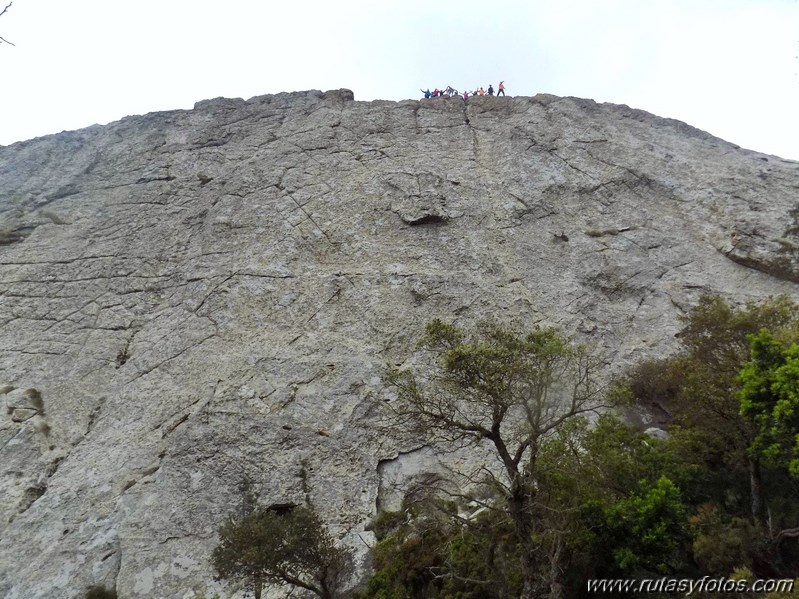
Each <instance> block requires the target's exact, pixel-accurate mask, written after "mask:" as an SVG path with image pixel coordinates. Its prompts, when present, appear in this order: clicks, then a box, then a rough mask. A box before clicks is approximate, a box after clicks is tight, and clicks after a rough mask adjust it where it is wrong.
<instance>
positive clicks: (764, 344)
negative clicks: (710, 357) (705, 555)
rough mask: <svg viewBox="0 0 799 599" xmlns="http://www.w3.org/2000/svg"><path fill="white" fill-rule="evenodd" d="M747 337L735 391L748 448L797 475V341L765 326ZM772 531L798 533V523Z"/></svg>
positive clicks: (782, 536)
mask: <svg viewBox="0 0 799 599" xmlns="http://www.w3.org/2000/svg"><path fill="white" fill-rule="evenodd" d="M749 339H750V342H751V350H752V351H751V359H750V361H749V362H748V363H747V364H746V365H745V366H744V368H743V369H742V370H741V373H740V381H741V385H742V386H741V389H740V391H739V393H738V397H739V399H740V405H741V415H742V416H743V417H744V418H746V419H747V420H748V421H750V422H751V423H752V425H753V426H754V429H755V436H754V439H753V440H752V443H751V445H750V447H749V451H750V453H752V454H753V455H754V456H756V457H757V456H759V457H762V458H763V459H765V460H767V462H768V463H769V464H770V465H772V466H774V467H777V468H785V469H787V470H788V472H789V473H790V474H791V476H793V477H795V478H799V345H797V344H795V343H794V344H790V345H787V344H785V343H783V342H780V341H778V340H777V339H775V338H774V336H773V335H772V334H771V333H770V332H769V331H768V330H767V329H761V330H760V331H759V332H758V333H757V334H755V335H750V336H749ZM772 534H773V535H774V536H775V541H776V542H777V543H779V542H781V541H782V540H783V539H785V538H789V537H799V527H791V528H787V529H783V530H781V531H779V532H778V533H776V534H774V533H773V532H772Z"/></svg>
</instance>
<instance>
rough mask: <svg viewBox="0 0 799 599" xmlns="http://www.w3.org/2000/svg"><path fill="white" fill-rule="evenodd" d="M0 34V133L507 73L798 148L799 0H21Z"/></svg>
mask: <svg viewBox="0 0 799 599" xmlns="http://www.w3.org/2000/svg"><path fill="white" fill-rule="evenodd" d="M7 2H8V0H0V9H1V8H2V6H5V4H7ZM0 36H2V37H4V38H5V39H7V40H8V41H10V42H13V43H14V44H15V46H10V45H7V44H0V65H2V71H1V72H2V82H3V84H4V85H3V87H4V89H3V94H2V96H0V144H9V143H12V142H14V141H19V140H23V139H28V138H31V137H36V136H39V135H44V134H48V133H55V132H58V131H62V130H64V129H77V128H80V127H85V126H88V125H91V124H93V123H107V122H110V121H113V120H117V119H119V118H122V117H123V116H126V115H129V114H142V113H146V112H151V111H154V110H170V109H174V108H191V107H192V106H193V104H194V102H196V101H198V100H202V99H206V98H213V97H217V96H226V97H243V98H250V97H252V96H256V95H261V94H267V93H276V92H281V91H297V90H304V89H322V90H326V89H333V88H339V87H347V88H350V89H352V90H353V91H354V92H355V98H356V100H372V99H387V100H401V99H405V98H417V97H419V93H418V90H419V88H420V87H425V88H426V87H430V88H431V89H432V88H434V87H436V86H446V85H452V86H453V87H455V88H457V89H461V90H462V89H475V88H476V87H478V86H485V87H487V86H488V84H489V83H493V84H494V86H495V87H496V85H497V83H498V81H499V80H500V79H504V80H505V84H506V86H507V91H508V94H509V95H534V94H536V93H539V92H546V93H552V94H556V95H572V96H579V97H583V98H592V99H594V100H597V101H599V102H614V103H619V104H628V105H629V106H632V107H635V108H641V109H644V110H647V111H649V112H653V113H655V114H657V115H659V116H665V117H670V118H676V119H679V120H682V121H685V122H687V123H689V124H691V125H693V126H695V127H699V128H700V129H704V130H705V131H708V132H710V133H712V134H714V135H717V136H719V137H721V138H723V139H726V140H728V141H731V142H733V143H736V144H739V145H741V146H744V147H746V148H750V149H754V150H758V151H761V152H766V153H769V154H776V155H779V156H782V157H784V158H792V159H799V58H798V57H797V56H798V55H799V0H519V1H517V0H396V1H395V0H363V1H361V0H324V1H317V0H304V1H303V0H272V1H264V0H261V1H256V0H224V1H222V0H215V1H213V2H211V1H206V0H136V1H135V2H134V1H130V0H14V2H13V6H11V8H9V10H8V12H7V13H6V14H5V15H3V16H2V17H0Z"/></svg>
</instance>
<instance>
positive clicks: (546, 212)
mask: <svg viewBox="0 0 799 599" xmlns="http://www.w3.org/2000/svg"><path fill="white" fill-rule="evenodd" d="M798 248H799V163H797V162H793V161H789V160H782V159H780V158H777V157H774V156H766V155H762V154H758V153H755V152H751V151H747V150H744V149H741V148H739V147H737V146H734V145H732V144H729V143H727V142H725V141H722V140H720V139H717V138H715V137H713V136H711V135H709V134H707V133H704V132H702V131H699V130H697V129H694V128H692V127H690V126H688V125H685V124H684V123H681V122H678V121H673V120H668V119H662V118H658V117H655V116H653V115H650V114H648V113H645V112H642V111H638V110H633V109H630V108H628V107H626V106H616V105H609V104H596V103H594V102H592V101H588V100H581V99H576V98H558V97H554V96H549V95H538V96H535V97H532V98H527V97H515V98H511V97H508V98H492V97H482V98H471V99H469V100H468V102H464V101H463V100H462V99H460V98H453V99H438V100H429V101H404V102H383V101H376V102H368V103H364V102H355V101H354V100H353V98H352V94H351V92H349V91H347V90H339V91H331V92H326V93H322V92H317V91H311V92H302V93H293V94H278V95H274V96H263V97H257V98H253V99H251V100H249V101H246V102H245V101H243V100H226V99H217V100H210V101H205V102H200V103H198V104H197V105H196V107H195V109H194V110H189V111H173V112H163V113H155V114H149V115H146V116H136V117H129V118H126V119H123V120H121V121H119V122H116V123H112V124H110V125H107V126H103V127H99V126H97V127H90V128H88V129H84V130H81V131H75V132H68V133H61V134H58V135H53V136H49V137H44V138H40V139H35V140H31V141H28V142H23V143H18V144H14V145H12V146H9V147H4V148H0V398H2V401H4V402H5V404H6V408H7V409H6V410H4V411H2V412H1V413H0V464H2V466H3V467H2V470H0V497H2V498H3V501H2V502H0V596H2V597H5V598H6V599H44V598H47V599H52V598H55V597H58V598H65V599H73V598H76V597H82V596H83V593H85V590H86V589H87V588H88V587H89V586H90V585H93V584H104V585H107V586H109V587H114V588H116V589H117V591H118V593H119V596H120V597H121V598H124V599H127V598H155V597H159V598H169V599H178V598H186V597H193V592H195V591H196V592H208V591H213V590H215V589H219V588H220V587H218V586H217V585H216V583H214V582H213V580H212V572H211V569H210V564H209V555H210V551H211V549H212V548H213V546H214V545H215V543H216V531H217V528H218V526H219V524H220V523H221V521H222V519H223V518H224V517H225V515H227V514H228V513H229V512H230V511H231V510H232V509H234V508H235V506H236V505H237V501H238V499H237V485H238V482H239V481H240V480H241V478H242V476H245V475H246V476H249V477H251V478H252V479H253V480H254V482H255V486H256V488H257V490H258V491H259V492H260V494H261V500H262V502H264V503H266V504H269V503H281V502H290V501H293V502H297V503H299V502H301V501H302V500H303V497H304V488H305V487H306V485H307V486H309V487H310V490H311V493H310V495H311V499H312V501H313V503H314V505H315V506H316V507H317V509H318V510H319V511H320V513H321V515H322V516H323V518H324V519H325V520H326V521H327V522H329V523H330V530H331V533H332V534H333V535H334V536H336V537H337V538H341V539H342V542H344V543H347V544H349V545H351V546H353V547H357V548H359V549H360V550H361V551H362V550H363V548H364V546H365V544H368V543H370V542H371V539H372V537H371V533H368V532H365V531H364V527H365V525H366V523H367V522H368V521H369V519H370V518H372V517H373V516H374V515H375V512H376V509H377V502H378V499H380V501H383V502H386V503H390V501H391V498H390V497H387V494H389V493H390V492H391V489H390V488H389V487H391V485H390V484H388V483H387V482H386V481H385V480H383V478H385V476H389V475H390V476H391V477H392V481H395V480H396V479H397V477H401V475H403V473H406V474H407V473H409V472H410V473H412V472H413V471H414V469H422V470H423V469H426V468H429V467H431V466H430V464H431V462H433V461H435V456H434V455H433V454H432V453H431V452H430V450H429V449H428V448H425V447H418V446H415V447H414V446H407V445H404V444H403V443H400V442H398V441H397V440H396V439H392V438H389V437H386V436H384V435H383V434H382V433H380V432H378V430H377V429H376V427H375V423H374V420H375V409H374V404H373V400H374V399H375V398H378V399H379V398H381V397H384V396H385V395H386V389H385V388H384V386H383V383H382V381H381V376H380V375H381V370H382V367H383V365H384V364H385V363H386V362H391V363H412V362H413V361H414V359H415V351H416V349H415V341H416V338H417V337H418V335H419V334H420V333H421V331H422V328H423V326H424V323H425V322H427V321H428V320H429V319H431V318H434V317H441V318H444V319H448V320H454V321H456V322H458V323H461V324H469V323H472V322H474V321H477V320H479V319H483V318H486V317H493V318H498V319H501V320H503V321H514V322H516V323H519V324H520V325H523V326H528V327H529V326H534V325H536V324H551V325H555V326H557V327H558V328H560V329H561V330H562V331H564V332H566V333H567V334H571V335H574V336H576V337H577V338H580V339H583V340H586V341H587V342H589V343H591V344H593V345H594V346H595V347H596V348H597V349H598V350H599V351H602V352H604V354H605V355H606V356H607V357H608V360H609V372H610V371H613V370H618V369H619V368H622V367H624V366H625V365H627V364H629V363H631V362H632V361H633V360H636V359H638V358H640V357H644V356H654V355H661V354H663V353H665V352H669V351H671V350H672V348H673V347H674V339H673V336H674V334H675V332H677V331H678V329H679V322H678V317H679V315H680V314H682V313H683V312H684V311H685V310H687V309H688V308H689V307H690V306H692V305H693V304H694V303H695V302H696V300H697V298H698V297H699V295H700V294H701V293H703V292H717V293H721V294H723V295H724V296H726V297H728V298H730V300H731V301H733V302H743V301H747V300H755V299H759V298H762V297H765V296H768V295H775V294H779V293H788V294H791V295H792V296H793V297H795V298H799V293H798V291H799V289H797V282H799V260H798V258H799V249H798ZM379 495H380V497H379Z"/></svg>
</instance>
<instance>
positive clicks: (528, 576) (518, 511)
mask: <svg viewBox="0 0 799 599" xmlns="http://www.w3.org/2000/svg"><path fill="white" fill-rule="evenodd" d="M530 499H531V498H530V497H529V496H528V493H526V492H525V489H524V488H523V485H522V484H521V483H520V481H519V477H518V476H517V477H516V479H515V480H514V481H513V483H512V484H511V495H510V497H508V512H509V515H510V518H511V521H512V522H513V530H514V532H515V534H516V538H517V539H518V540H519V548H520V549H521V568H522V579H523V580H524V584H523V586H522V594H521V599H536V598H537V597H539V596H540V595H539V593H538V591H537V589H536V583H537V581H536V576H535V556H534V553H535V547H534V545H533V539H532V536H533V520H532V518H533V515H532V511H531V510H529V509H527V508H528V506H529V505H530V503H531V501H530Z"/></svg>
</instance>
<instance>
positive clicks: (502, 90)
mask: <svg viewBox="0 0 799 599" xmlns="http://www.w3.org/2000/svg"><path fill="white" fill-rule="evenodd" d="M500 94H502V95H503V96H504V95H505V82H504V81H500V82H499V85H498V86H497V97H499V95H500Z"/></svg>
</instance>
